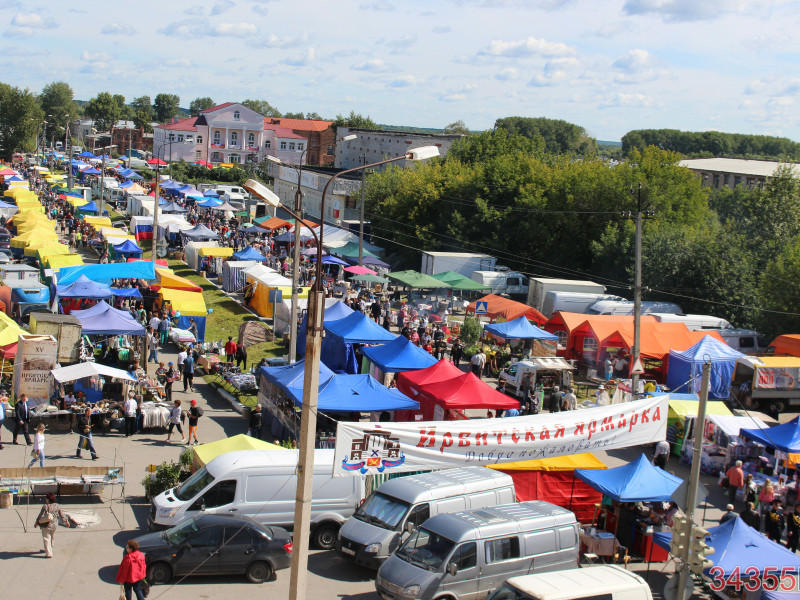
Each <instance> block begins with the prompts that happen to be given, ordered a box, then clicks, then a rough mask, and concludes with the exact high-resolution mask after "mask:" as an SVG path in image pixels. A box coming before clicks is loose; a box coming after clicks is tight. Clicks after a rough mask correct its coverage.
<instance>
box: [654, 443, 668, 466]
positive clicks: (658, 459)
mask: <svg viewBox="0 0 800 600" xmlns="http://www.w3.org/2000/svg"><path fill="white" fill-rule="evenodd" d="M668 459H669V442H668V441H667V440H661V441H660V442H658V443H657V444H656V451H655V453H654V454H653V464H654V465H655V466H657V467H659V468H660V469H664V470H666V468H667V460H668Z"/></svg>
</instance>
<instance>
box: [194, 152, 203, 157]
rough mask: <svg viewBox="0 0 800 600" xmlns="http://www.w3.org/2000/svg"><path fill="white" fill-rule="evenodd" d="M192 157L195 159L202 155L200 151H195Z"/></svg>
mask: <svg viewBox="0 0 800 600" xmlns="http://www.w3.org/2000/svg"><path fill="white" fill-rule="evenodd" d="M194 157H195V158H202V157H203V153H202V152H201V151H200V150H195V153H194Z"/></svg>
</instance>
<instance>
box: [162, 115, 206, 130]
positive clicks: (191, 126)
mask: <svg viewBox="0 0 800 600" xmlns="http://www.w3.org/2000/svg"><path fill="white" fill-rule="evenodd" d="M195 125H197V117H189V118H188V119H181V120H180V121H178V122H177V123H165V124H163V125H156V129H178V130H180V131H197V127H195Z"/></svg>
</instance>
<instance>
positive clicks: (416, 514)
mask: <svg viewBox="0 0 800 600" xmlns="http://www.w3.org/2000/svg"><path fill="white" fill-rule="evenodd" d="M430 516H431V508H430V506H429V505H428V504H418V505H417V506H415V507H414V508H412V509H411V512H410V513H409V515H408V519H406V523H413V524H414V527H419V526H420V525H422V524H423V523H424V522H425V521H427V520H428V518H430Z"/></svg>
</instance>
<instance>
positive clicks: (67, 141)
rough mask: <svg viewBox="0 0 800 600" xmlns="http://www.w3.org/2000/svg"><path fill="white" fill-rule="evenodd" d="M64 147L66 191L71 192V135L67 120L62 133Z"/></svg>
mask: <svg viewBox="0 0 800 600" xmlns="http://www.w3.org/2000/svg"><path fill="white" fill-rule="evenodd" d="M64 147H65V148H66V149H67V190H68V191H70V192H71V191H72V134H71V133H70V132H69V119H67V128H66V130H65V132H64Z"/></svg>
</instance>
